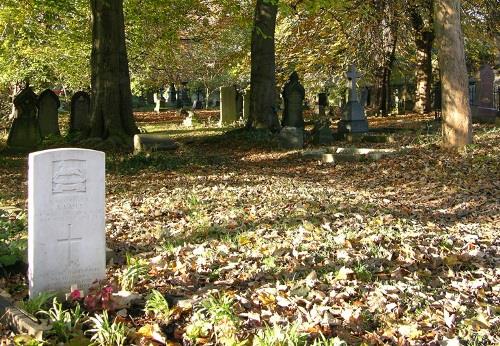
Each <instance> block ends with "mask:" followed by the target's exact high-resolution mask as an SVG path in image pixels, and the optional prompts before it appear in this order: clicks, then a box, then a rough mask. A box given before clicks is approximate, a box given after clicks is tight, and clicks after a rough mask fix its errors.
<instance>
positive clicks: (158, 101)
mask: <svg viewBox="0 0 500 346" xmlns="http://www.w3.org/2000/svg"><path fill="white" fill-rule="evenodd" d="M153 99H154V102H155V109H154V110H155V112H156V113H160V110H161V109H162V108H165V106H166V104H165V99H164V98H163V96H162V93H161V92H160V93H154V94H153Z"/></svg>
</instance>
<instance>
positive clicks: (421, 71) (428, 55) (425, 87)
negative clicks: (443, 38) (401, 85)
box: [414, 31, 434, 114]
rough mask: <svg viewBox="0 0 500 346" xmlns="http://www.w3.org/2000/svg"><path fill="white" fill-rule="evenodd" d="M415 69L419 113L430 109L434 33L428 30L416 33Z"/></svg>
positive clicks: (416, 103) (416, 105)
mask: <svg viewBox="0 0 500 346" xmlns="http://www.w3.org/2000/svg"><path fill="white" fill-rule="evenodd" d="M416 35H417V38H416V42H415V43H416V46H417V69H416V71H415V80H416V87H415V107H414V111H415V112H416V113H419V114H424V113H429V112H430V111H431V87H432V43H433V41H434V33H433V32H429V31H424V32H417V33H416Z"/></svg>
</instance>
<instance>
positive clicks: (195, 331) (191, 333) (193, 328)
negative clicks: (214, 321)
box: [184, 312, 211, 341]
mask: <svg viewBox="0 0 500 346" xmlns="http://www.w3.org/2000/svg"><path fill="white" fill-rule="evenodd" d="M210 328H211V325H210V323H209V322H207V321H205V318H204V316H203V315H202V314H201V313H200V312H195V313H194V314H193V317H192V319H191V323H189V324H188V325H187V327H186V333H185V334H184V335H185V337H186V338H187V339H188V340H191V341H195V340H196V339H198V338H201V337H205V336H208V334H209V332H210Z"/></svg>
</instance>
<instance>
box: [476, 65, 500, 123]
mask: <svg viewBox="0 0 500 346" xmlns="http://www.w3.org/2000/svg"><path fill="white" fill-rule="evenodd" d="M494 82H495V72H494V71H493V69H492V68H491V66H490V65H483V66H481V69H480V70H479V85H478V84H476V88H478V89H479V90H477V103H474V104H473V105H472V107H471V111H472V121H473V122H478V123H493V124H494V123H495V121H496V117H497V115H498V110H497V109H496V108H495V105H494Z"/></svg>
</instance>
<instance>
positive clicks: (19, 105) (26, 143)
mask: <svg viewBox="0 0 500 346" xmlns="http://www.w3.org/2000/svg"><path fill="white" fill-rule="evenodd" d="M13 103H14V115H13V119H14V120H13V122H12V126H11V127H10V130H9V137H8V138H7V145H8V146H9V147H13V148H21V149H34V148H36V146H37V145H38V144H40V142H41V141H42V135H41V133H40V124H39V122H38V118H37V111H38V109H37V104H38V97H37V96H36V94H35V93H34V92H33V90H32V89H31V88H30V87H27V88H25V89H23V90H21V91H20V92H19V93H18V94H17V95H16V96H15V97H14V102H13Z"/></svg>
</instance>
